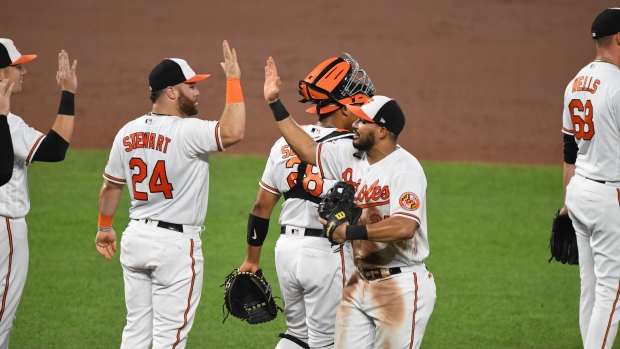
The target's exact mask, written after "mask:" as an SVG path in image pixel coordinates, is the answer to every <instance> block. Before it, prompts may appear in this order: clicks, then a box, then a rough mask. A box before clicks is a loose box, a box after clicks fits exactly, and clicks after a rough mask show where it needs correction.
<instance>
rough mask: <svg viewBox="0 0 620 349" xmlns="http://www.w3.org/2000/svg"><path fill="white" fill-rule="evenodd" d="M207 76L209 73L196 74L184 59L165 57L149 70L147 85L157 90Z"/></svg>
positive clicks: (188, 82) (195, 80) (196, 80)
mask: <svg viewBox="0 0 620 349" xmlns="http://www.w3.org/2000/svg"><path fill="white" fill-rule="evenodd" d="M209 76H211V74H200V75H198V74H196V73H195V72H194V71H193V70H192V68H190V67H189V64H187V62H186V61H185V60H184V59H180V58H166V59H164V60H163V61H161V62H160V63H159V64H158V65H156V66H155V68H153V70H151V74H149V86H150V87H151V91H159V90H163V89H165V88H166V87H168V86H175V85H178V84H180V83H182V82H184V83H186V84H190V83H192V82H198V81H201V80H204V79H206V78H208V77H209Z"/></svg>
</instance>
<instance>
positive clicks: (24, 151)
mask: <svg viewBox="0 0 620 349" xmlns="http://www.w3.org/2000/svg"><path fill="white" fill-rule="evenodd" d="M35 58H36V55H22V54H20V53H19V51H18V50H17V48H16V47H15V44H14V43H13V41H11V40H9V39H0V80H2V84H0V86H2V87H0V90H1V91H3V92H2V93H0V94H1V95H3V96H0V100H4V101H5V102H7V103H6V104H4V103H0V104H4V105H5V107H4V109H0V114H1V113H4V112H7V121H8V124H9V129H10V131H11V139H12V143H13V152H14V156H13V166H12V176H11V178H10V180H9V181H8V182H7V183H6V184H5V185H3V186H2V187H0V249H1V252H0V295H1V297H2V302H1V303H0V304H1V307H0V348H2V349H4V348H8V346H9V336H10V334H11V329H12V327H13V320H14V318H15V311H16V310H17V306H18V304H19V300H20V298H21V295H22V291H23V289H24V284H25V283H26V275H27V274H28V259H29V252H28V227H27V225H26V220H25V217H26V214H28V211H29V210H30V197H29V193H28V178H27V171H28V166H29V165H31V164H32V163H33V162H36V161H44V162H55V161H61V160H63V159H64V157H65V154H66V152H67V148H68V147H69V142H70V141H71V134H72V133H73V119H74V116H73V115H74V114H75V113H74V109H75V104H74V96H75V91H76V90H77V77H76V75H75V70H76V65H77V62H76V61H74V62H73V65H69V55H68V54H67V53H66V52H65V51H64V50H63V51H61V52H60V53H59V54H58V72H57V74H56V80H57V81H58V85H60V88H61V89H62V97H61V101H60V106H59V108H58V115H57V116H56V121H55V122H54V125H53V126H52V129H51V130H50V131H49V132H48V133H47V135H44V134H43V133H41V132H39V131H37V130H35V129H33V128H31V127H29V126H28V124H26V123H25V122H24V120H22V119H21V118H20V117H19V116H17V115H15V114H13V113H11V112H10V111H8V97H7V96H5V93H6V90H5V89H6V85H7V84H11V85H12V90H11V92H12V93H20V92H22V80H23V78H24V75H25V74H26V69H25V68H24V67H23V65H22V64H24V63H26V62H29V61H31V60H33V59H35ZM3 151H4V149H3Z"/></svg>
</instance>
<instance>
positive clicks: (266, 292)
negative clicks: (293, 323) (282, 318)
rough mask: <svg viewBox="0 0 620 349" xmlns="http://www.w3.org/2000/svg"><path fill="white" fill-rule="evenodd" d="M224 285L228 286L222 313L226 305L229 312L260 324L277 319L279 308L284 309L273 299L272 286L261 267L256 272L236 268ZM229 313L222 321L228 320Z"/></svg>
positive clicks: (251, 322) (244, 319)
mask: <svg viewBox="0 0 620 349" xmlns="http://www.w3.org/2000/svg"><path fill="white" fill-rule="evenodd" d="M222 286H225V287H226V290H225V291H224V305H223V306H222V313H223V312H224V306H225V307H226V309H227V310H228V314H232V316H234V317H236V318H239V319H241V320H243V321H247V322H248V323H250V324H260V323H263V322H268V321H271V320H273V319H275V318H276V315H278V310H280V311H282V309H281V308H280V307H279V306H278V305H277V304H276V301H275V300H274V299H273V295H272V294H271V286H270V285H269V283H268V282H267V279H265V276H264V275H263V271H262V270H260V269H259V270H257V271H256V274H252V273H248V272H239V270H238V269H235V270H233V271H232V273H230V274H228V276H227V277H226V281H224V284H223V285H222ZM220 287H221V286H220ZM228 314H226V316H225V317H224V320H223V321H222V322H224V321H226V319H227V318H228Z"/></svg>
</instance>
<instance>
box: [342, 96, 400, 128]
mask: <svg viewBox="0 0 620 349" xmlns="http://www.w3.org/2000/svg"><path fill="white" fill-rule="evenodd" d="M347 109H349V111H351V112H352V113H353V114H355V115H356V116H357V117H359V118H360V119H362V120H365V121H367V122H372V123H375V124H377V125H379V126H382V127H385V128H386V129H387V130H388V131H390V132H392V133H393V134H395V135H397V136H398V134H399V133H400V132H401V131H402V130H403V128H404V127H405V114H403V110H402V109H400V106H399V105H398V103H396V101H395V100H393V99H392V98H389V97H386V96H374V97H372V98H370V99H369V100H368V101H366V103H364V104H362V105H361V106H360V105H354V104H348V105H347Z"/></svg>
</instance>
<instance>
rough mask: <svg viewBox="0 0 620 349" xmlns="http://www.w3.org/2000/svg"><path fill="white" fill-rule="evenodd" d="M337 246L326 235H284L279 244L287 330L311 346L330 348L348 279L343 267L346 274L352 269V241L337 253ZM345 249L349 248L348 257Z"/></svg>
mask: <svg viewBox="0 0 620 349" xmlns="http://www.w3.org/2000/svg"><path fill="white" fill-rule="evenodd" d="M336 248H337V246H334V247H332V246H331V244H330V242H329V240H328V239H327V238H324V237H311V236H308V237H304V236H293V235H288V234H282V235H280V238H279V239H278V241H277V243H276V247H275V258H276V271H277V273H278V281H279V283H280V290H281V293H282V301H283V303H284V315H285V316H286V327H287V331H286V333H287V334H289V335H292V336H294V337H296V338H298V339H300V340H302V341H304V342H306V343H308V345H309V346H310V348H331V346H330V345H331V344H332V343H333V342H334V322H335V319H336V311H337V309H338V303H339V302H340V297H341V296H342V287H343V282H346V281H348V280H347V276H346V275H343V266H344V269H345V273H346V270H352V269H353V259H352V257H351V253H350V246H349V244H346V247H345V248H343V250H342V251H340V252H338V253H334V250H335V249H336ZM345 251H349V252H348V257H349V258H348V260H346V259H345ZM345 261H346V265H345ZM349 274H351V273H350V272H349ZM281 342H288V340H286V339H283V340H281ZM286 344H288V343H286ZM282 345H285V343H282Z"/></svg>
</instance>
